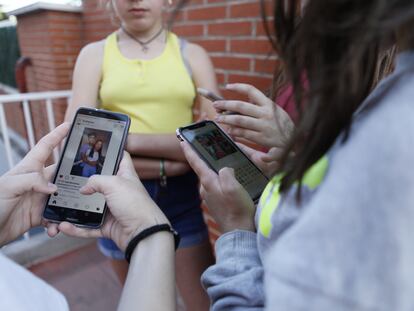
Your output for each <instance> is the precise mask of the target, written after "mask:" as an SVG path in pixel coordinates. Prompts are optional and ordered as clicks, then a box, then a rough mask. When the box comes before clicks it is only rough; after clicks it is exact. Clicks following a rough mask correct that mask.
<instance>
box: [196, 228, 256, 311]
mask: <svg viewBox="0 0 414 311" xmlns="http://www.w3.org/2000/svg"><path fill="white" fill-rule="evenodd" d="M216 260H217V261H216V264H215V265H214V266H212V267H210V268H209V269H207V270H206V272H204V274H203V276H202V283H203V285H204V288H206V290H207V293H208V295H209V297H210V301H211V304H212V306H211V310H261V309H262V308H263V307H264V294H263V267H262V263H261V261H260V257H259V253H258V249H257V243H256V234H255V233H253V232H250V231H232V232H229V233H226V234H225V235H223V236H222V237H220V238H219V240H218V241H217V242H216ZM235 262H237V264H236V265H235V264H234V263H235Z"/></svg>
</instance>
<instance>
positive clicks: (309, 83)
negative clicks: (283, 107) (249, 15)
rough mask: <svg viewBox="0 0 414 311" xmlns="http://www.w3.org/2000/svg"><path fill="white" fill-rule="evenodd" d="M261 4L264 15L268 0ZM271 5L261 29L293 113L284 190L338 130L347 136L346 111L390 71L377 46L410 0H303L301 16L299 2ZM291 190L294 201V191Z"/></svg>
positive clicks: (411, 10)
mask: <svg viewBox="0 0 414 311" xmlns="http://www.w3.org/2000/svg"><path fill="white" fill-rule="evenodd" d="M261 2H262V13H263V15H264V16H265V17H266V16H267V14H266V13H267V12H266V9H265V4H266V2H267V3H268V2H269V1H266V0H261ZM273 4H274V6H273V12H272V13H273V15H274V22H273V27H272V28H273V29H268V35H269V38H270V40H271V41H272V43H273V45H274V47H275V49H276V50H277V52H278V54H279V56H280V57H281V59H282V60H283V62H284V75H285V77H286V79H287V81H288V82H289V83H290V84H291V85H292V86H293V90H294V91H293V99H294V101H295V104H296V107H297V110H298V115H299V122H298V124H297V128H296V131H295V134H294V136H293V137H292V139H291V141H290V143H289V145H288V147H287V149H286V151H285V154H284V157H283V160H282V168H281V170H282V171H283V172H284V174H285V175H284V178H283V179H282V183H281V188H280V190H281V191H286V190H288V189H289V188H290V187H291V186H292V185H293V184H294V183H295V182H298V183H299V189H300V185H301V181H302V178H303V176H304V174H305V172H306V171H307V170H308V169H309V168H310V167H311V166H312V165H313V164H314V163H315V162H317V161H318V160H319V159H320V158H321V157H322V156H324V155H325V154H326V153H327V151H328V150H329V149H330V148H331V147H332V145H333V144H334V142H335V141H336V140H337V138H338V137H339V135H340V134H341V133H344V136H343V142H344V141H346V140H347V138H348V135H349V131H350V127H351V123H352V122H351V121H352V115H353V114H354V112H355V111H356V110H357V109H358V107H359V106H360V105H361V104H362V102H363V101H364V99H365V98H366V97H367V96H368V94H369V93H370V91H371V90H372V86H373V85H375V83H377V82H378V80H379V79H380V78H381V77H380V75H383V74H386V73H387V72H386V71H387V70H388V71H389V68H388V67H387V66H388V64H386V65H387V66H385V67H387V69H386V70H384V69H383V67H384V61H383V59H381V58H380V55H381V50H382V49H383V48H382V47H381V46H382V44H383V42H384V41H385V40H388V39H389V38H392V37H393V35H394V31H395V30H396V29H398V28H399V27H401V26H402V25H404V24H405V23H407V22H408V21H409V20H411V19H413V17H414V3H413V2H412V0H377V1H374V0H369V1H361V0H335V1H332V0H309V2H308V4H307V6H306V7H305V10H304V12H303V14H302V15H301V16H300V14H298V11H299V10H300V5H301V1H300V0H288V1H287V0H274V1H273ZM265 20H266V18H265ZM266 25H267V23H266ZM388 41H389V40H388ZM391 55H393V52H392V53H391ZM379 64H380V66H379ZM380 67H381V69H380V70H378V68H380ZM292 151H293V152H292ZM292 154H294V155H293V156H292ZM297 193H298V197H299V198H300V190H299V191H298V192H297Z"/></svg>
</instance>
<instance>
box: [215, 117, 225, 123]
mask: <svg viewBox="0 0 414 311" xmlns="http://www.w3.org/2000/svg"><path fill="white" fill-rule="evenodd" d="M214 119H215V120H216V121H218V122H220V121H221V120H222V119H223V118H222V117H221V116H216V117H215V118H214Z"/></svg>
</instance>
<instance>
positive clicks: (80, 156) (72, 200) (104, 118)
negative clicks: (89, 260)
mask: <svg viewBox="0 0 414 311" xmlns="http://www.w3.org/2000/svg"><path fill="white" fill-rule="evenodd" d="M129 123H130V121H129V117H128V116H126V115H123V114H118V113H112V112H107V111H103V110H97V109H86V108H81V109H79V110H78V112H77V113H76V116H75V119H74V122H73V124H72V128H71V130H70V133H69V136H68V138H67V140H66V145H65V148H64V151H63V153H62V156H61V159H60V161H59V164H58V168H57V173H56V176H55V178H54V180H53V183H54V184H56V186H57V187H58V189H57V191H56V192H55V193H54V194H52V195H50V196H49V198H48V200H47V203H46V207H45V211H44V214H43V216H44V218H46V219H48V220H51V221H56V222H61V221H69V222H72V223H75V224H77V225H82V226H87V227H98V226H99V225H100V224H101V223H102V220H103V217H104V213H105V199H104V197H103V195H102V194H100V193H94V194H92V195H83V194H81V193H80V192H79V189H80V188H81V187H83V186H84V185H85V184H86V183H87V181H88V178H89V177H90V176H92V175H113V174H114V173H115V172H116V170H117V168H118V165H119V162H120V159H121V157H122V153H123V150H124V144H125V140H126V137H127V134H128V129H129Z"/></svg>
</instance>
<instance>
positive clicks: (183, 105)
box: [99, 33, 196, 134]
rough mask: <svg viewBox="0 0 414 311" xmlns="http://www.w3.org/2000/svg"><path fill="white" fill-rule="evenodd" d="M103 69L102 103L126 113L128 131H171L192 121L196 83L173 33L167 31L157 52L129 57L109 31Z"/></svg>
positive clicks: (109, 108) (159, 132)
mask: <svg viewBox="0 0 414 311" xmlns="http://www.w3.org/2000/svg"><path fill="white" fill-rule="evenodd" d="M102 70H103V71H102V81H101V85H100V89H99V98H100V102H101V107H102V108H103V109H106V110H111V111H119V112H123V113H126V114H128V115H129V116H130V118H131V128H130V132H131V133H157V134H162V133H174V132H175V130H176V128H177V127H180V126H184V125H187V124H189V123H191V122H192V119H193V113H192V107H193V104H194V99H195V96H196V93H195V87H194V83H193V81H192V79H191V77H190V75H189V73H188V71H187V68H186V67H185V64H184V60H183V58H182V55H181V50H180V43H179V40H178V38H177V36H176V35H175V34H173V33H169V34H168V37H167V43H166V46H165V49H164V51H163V53H162V54H161V55H160V56H158V57H156V58H154V59H151V60H140V59H136V60H131V59H128V58H126V57H124V56H123V55H122V54H121V51H120V50H119V48H118V42H117V35H116V33H112V34H111V35H109V36H108V37H107V39H106V42H105V51H104V60H103V68H102Z"/></svg>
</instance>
